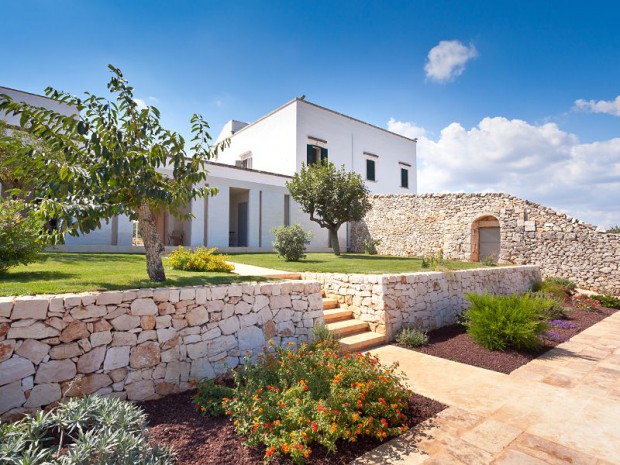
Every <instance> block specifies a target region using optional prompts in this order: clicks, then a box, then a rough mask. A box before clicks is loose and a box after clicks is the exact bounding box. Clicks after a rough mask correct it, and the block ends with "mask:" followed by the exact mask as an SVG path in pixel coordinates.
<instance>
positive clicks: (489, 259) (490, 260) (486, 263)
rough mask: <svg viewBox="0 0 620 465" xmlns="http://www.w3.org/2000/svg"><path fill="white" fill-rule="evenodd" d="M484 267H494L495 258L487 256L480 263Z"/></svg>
mask: <svg viewBox="0 0 620 465" xmlns="http://www.w3.org/2000/svg"><path fill="white" fill-rule="evenodd" d="M481 263H482V264H483V265H484V266H495V265H496V264H497V257H496V256H495V255H489V256H487V257H485V258H484V260H482V262H481Z"/></svg>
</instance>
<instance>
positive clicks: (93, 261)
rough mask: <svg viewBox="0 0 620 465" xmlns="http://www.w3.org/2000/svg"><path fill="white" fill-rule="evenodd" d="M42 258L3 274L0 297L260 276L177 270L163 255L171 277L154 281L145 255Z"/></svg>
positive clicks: (174, 284)
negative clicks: (149, 275)
mask: <svg viewBox="0 0 620 465" xmlns="http://www.w3.org/2000/svg"><path fill="white" fill-rule="evenodd" d="M42 257H43V258H44V261H41V262H37V263H32V264H30V265H28V266H18V267H15V268H11V269H10V270H9V271H8V272H7V273H5V274H0V296H7V295H27V294H60V293H65V292H83V291H95V290H110V289H135V288H141V287H161V286H193V285H196V284H204V283H209V284H222V283H231V282H238V281H257V280H259V279H260V278H256V277H248V276H237V275H235V274H230V273H202V272H189V271H177V270H173V269H170V268H169V267H168V266H166V259H165V258H164V266H166V277H167V278H168V280H167V281H166V282H165V283H153V282H151V281H149V279H148V276H147V274H146V260H145V257H144V255H130V254H91V253H46V254H42Z"/></svg>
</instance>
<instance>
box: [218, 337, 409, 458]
mask: <svg viewBox="0 0 620 465" xmlns="http://www.w3.org/2000/svg"><path fill="white" fill-rule="evenodd" d="M339 350H340V347H339V345H338V343H336V342H333V341H323V342H320V343H318V344H313V345H305V344H304V345H302V346H301V347H300V348H299V349H297V350H286V349H282V348H279V347H273V348H272V349H269V351H268V352H265V354H263V355H261V356H259V358H258V361H257V363H256V364H254V365H252V364H248V365H247V366H246V369H245V371H244V372H242V373H238V374H236V375H235V385H236V392H235V395H234V397H232V398H230V399H224V402H223V405H224V407H225V408H226V413H227V414H228V415H230V417H231V419H232V420H233V422H234V425H235V429H236V431H237V433H239V434H241V435H244V436H247V438H248V442H249V443H250V444H255V445H259V444H262V445H264V446H265V448H266V449H265V458H266V459H269V458H270V457H272V456H274V455H277V454H288V455H290V456H291V459H292V460H293V461H294V462H296V463H300V462H303V461H304V459H306V458H308V457H309V456H310V454H311V452H312V449H311V446H312V444H313V443H315V444H321V445H323V446H325V447H326V448H327V449H329V450H332V451H333V450H335V449H336V441H338V440H344V441H350V442H355V441H357V440H358V438H360V437H364V436H365V437H372V438H377V439H379V440H384V439H385V438H387V437H390V436H395V435H399V434H401V433H403V432H404V431H406V429H407V426H406V421H407V417H406V415H405V414H404V413H403V412H404V411H405V409H406V408H407V401H408V399H409V398H410V396H411V392H410V391H409V390H408V389H407V387H406V386H405V383H404V378H403V375H402V374H401V373H399V372H398V371H397V367H396V365H394V366H391V367H386V366H383V365H381V364H380V363H379V360H378V358H377V357H376V356H372V355H369V354H359V353H358V354H345V355H341V354H340V352H339Z"/></svg>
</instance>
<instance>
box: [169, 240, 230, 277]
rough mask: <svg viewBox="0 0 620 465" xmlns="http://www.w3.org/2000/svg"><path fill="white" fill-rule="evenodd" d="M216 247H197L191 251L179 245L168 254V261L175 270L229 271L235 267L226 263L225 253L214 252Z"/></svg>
mask: <svg viewBox="0 0 620 465" xmlns="http://www.w3.org/2000/svg"><path fill="white" fill-rule="evenodd" d="M216 251H217V249H216V248H215V247H214V248H212V249H207V248H206V247H198V248H197V249H195V250H194V251H193V252H192V251H191V250H188V249H186V248H185V247H183V246H182V245H180V246H179V247H178V248H177V249H176V250H174V251H173V252H171V253H170V255H168V263H170V266H171V267H172V268H173V269H175V270H184V271H223V272H227V273H229V272H231V271H232V270H233V269H234V268H235V267H234V266H233V265H231V264H230V263H226V261H227V260H228V259H229V257H228V256H227V255H222V254H218V253H216Z"/></svg>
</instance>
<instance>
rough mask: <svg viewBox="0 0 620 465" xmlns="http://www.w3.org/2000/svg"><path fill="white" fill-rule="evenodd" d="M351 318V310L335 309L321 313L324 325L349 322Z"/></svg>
mask: <svg viewBox="0 0 620 465" xmlns="http://www.w3.org/2000/svg"><path fill="white" fill-rule="evenodd" d="M351 318H353V312H352V311H351V310H344V309H342V308H336V309H333V310H324V311H323V320H324V321H325V323H333V322H334V321H342V320H350V319H351Z"/></svg>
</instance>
